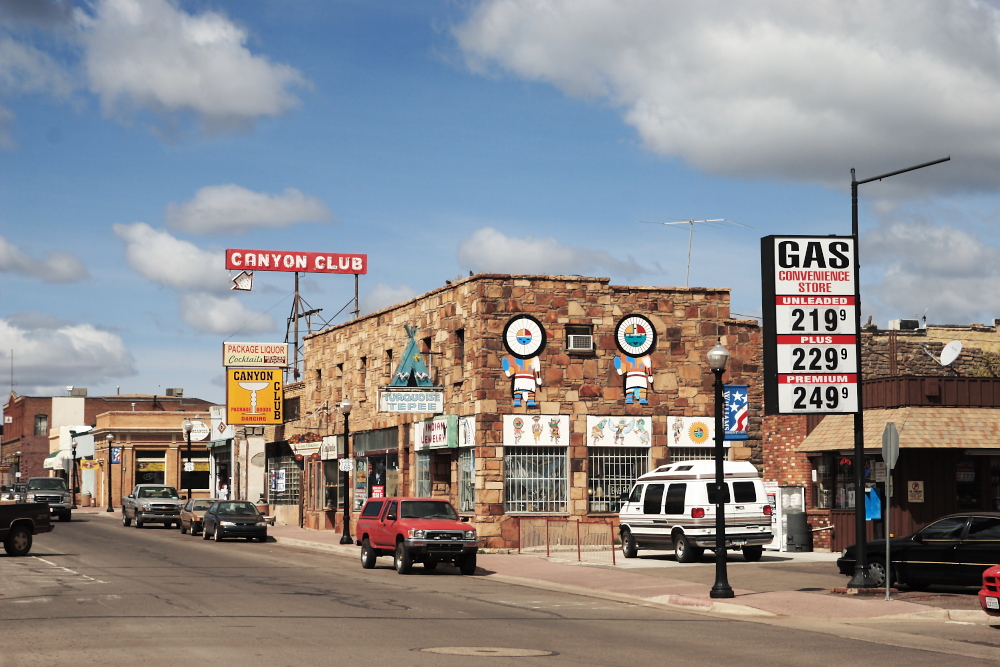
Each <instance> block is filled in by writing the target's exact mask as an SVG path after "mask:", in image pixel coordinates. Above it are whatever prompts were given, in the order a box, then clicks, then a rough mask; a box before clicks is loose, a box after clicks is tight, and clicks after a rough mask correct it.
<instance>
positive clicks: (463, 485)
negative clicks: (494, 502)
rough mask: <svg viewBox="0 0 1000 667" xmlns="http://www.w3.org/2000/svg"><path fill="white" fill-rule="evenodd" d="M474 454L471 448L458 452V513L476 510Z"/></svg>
mask: <svg viewBox="0 0 1000 667" xmlns="http://www.w3.org/2000/svg"><path fill="white" fill-rule="evenodd" d="M475 496H476V454H475V450H474V449H473V448H472V447H464V448H462V449H460V450H459V451H458V511H459V512H474V511H475V510H476V497H475Z"/></svg>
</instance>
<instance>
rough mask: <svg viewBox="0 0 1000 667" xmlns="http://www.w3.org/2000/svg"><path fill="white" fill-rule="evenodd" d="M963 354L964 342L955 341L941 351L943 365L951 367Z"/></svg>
mask: <svg viewBox="0 0 1000 667" xmlns="http://www.w3.org/2000/svg"><path fill="white" fill-rule="evenodd" d="M961 353H962V341H960V340H953V341H951V342H950V343H948V344H947V345H945V346H944V349H943V350H941V365H942V366H950V365H951V364H952V363H954V361H955V360H956V359H958V355H960V354H961Z"/></svg>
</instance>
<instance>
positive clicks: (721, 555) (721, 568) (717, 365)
mask: <svg viewBox="0 0 1000 667" xmlns="http://www.w3.org/2000/svg"><path fill="white" fill-rule="evenodd" d="M728 363H729V350H727V349H726V348H725V347H723V345H722V343H721V342H719V343H717V344H716V346H715V347H713V348H712V349H711V350H709V351H708V365H709V366H710V367H711V369H712V372H713V373H714V374H715V584H714V585H713V586H712V590H711V591H710V592H709V596H710V597H713V598H731V597H734V595H735V594H734V593H733V588H732V586H730V585H729V577H728V574H727V572H726V500H727V498H728V496H729V494H728V493H727V492H726V491H727V488H726V475H725V470H724V467H723V456H724V453H725V450H724V449H723V446H722V441H723V439H724V438H725V435H726V432H725V429H726V427H725V423H724V421H723V419H722V407H723V406H722V387H723V385H722V374H723V372H725V370H726V364H728Z"/></svg>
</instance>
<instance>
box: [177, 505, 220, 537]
mask: <svg viewBox="0 0 1000 667" xmlns="http://www.w3.org/2000/svg"><path fill="white" fill-rule="evenodd" d="M218 500H219V499H218V498H192V499H191V500H188V501H187V502H186V503H184V507H182V508H181V520H180V523H179V524H178V526H179V527H180V529H181V534H182V535H183V534H184V533H191V534H192V535H197V534H198V533H200V532H201V526H202V519H203V518H204V516H205V512H207V511H208V509H209V508H210V507H211V506H212V505H213V504H215V503H216V502H218Z"/></svg>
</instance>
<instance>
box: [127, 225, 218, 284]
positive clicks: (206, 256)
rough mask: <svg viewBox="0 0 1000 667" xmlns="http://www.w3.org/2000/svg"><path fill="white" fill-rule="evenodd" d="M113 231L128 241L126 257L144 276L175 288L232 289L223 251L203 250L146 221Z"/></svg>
mask: <svg viewBox="0 0 1000 667" xmlns="http://www.w3.org/2000/svg"><path fill="white" fill-rule="evenodd" d="M114 231H115V234H117V235H118V238H120V239H121V240H122V241H123V242H124V243H125V260H126V261H127V262H128V264H129V266H131V267H132V268H133V269H134V270H135V271H137V272H138V273H139V274H141V275H142V276H143V277H145V278H147V279H149V280H152V281H153V282H156V283H160V284H161V285H164V286H166V287H170V288H173V289H183V290H201V291H209V292H225V291H227V290H228V289H229V285H230V282H229V272H228V271H227V270H226V268H225V267H226V259H225V255H224V254H223V253H221V252H209V251H207V250H202V249H200V248H199V247H198V246H196V245H194V244H193V243H190V242H188V241H182V240H180V239H177V238H174V237H173V236H171V235H170V233H169V232H166V231H163V230H157V229H153V228H152V227H150V226H149V225H147V224H146V223H145V222H135V223H132V224H130V225H124V224H116V225H114Z"/></svg>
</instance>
